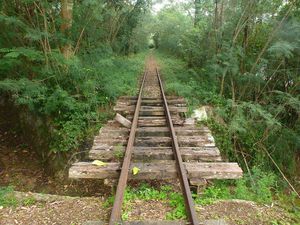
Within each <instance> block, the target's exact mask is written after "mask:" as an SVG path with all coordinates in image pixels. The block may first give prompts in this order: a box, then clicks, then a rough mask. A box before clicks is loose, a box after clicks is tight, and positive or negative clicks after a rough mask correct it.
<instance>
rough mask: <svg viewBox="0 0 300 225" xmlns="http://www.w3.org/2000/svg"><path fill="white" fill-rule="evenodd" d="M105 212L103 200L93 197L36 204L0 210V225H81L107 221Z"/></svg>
mask: <svg viewBox="0 0 300 225" xmlns="http://www.w3.org/2000/svg"><path fill="white" fill-rule="evenodd" d="M107 210H108V209H107V208H105V207H103V199H100V198H93V197H85V198H80V199H77V198H75V199H68V200H58V201H51V202H38V203H36V204H34V205H31V206H20V207H17V208H4V209H1V210H0V224H3V225H4V224H5V225H6V224H7V225H8V224H9V225H10V224H11V225H15V224H24V225H28V224H30V225H41V224H47V225H48V224H49V225H50V224H51V225H54V224H60V225H71V224H83V223H84V222H86V221H89V220H107V215H108V212H107Z"/></svg>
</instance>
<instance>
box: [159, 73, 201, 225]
mask: <svg viewBox="0 0 300 225" xmlns="http://www.w3.org/2000/svg"><path fill="white" fill-rule="evenodd" d="M156 74H157V78H158V81H159V86H160V90H161V95H162V98H163V102H164V108H165V113H166V117H167V122H168V124H169V128H170V131H171V138H172V147H173V152H174V155H175V160H176V166H177V168H178V175H179V180H180V185H181V189H182V192H183V194H184V200H185V208H186V211H187V213H188V219H189V221H190V223H191V224H192V225H198V224H199V221H198V218H197V214H196V211H195V205H194V201H193V198H192V194H191V190H190V186H189V182H188V179H187V174H186V169H185V168H184V165H183V161H182V158H181V154H180V151H179V145H178V141H177V136H176V133H175V129H174V126H173V122H172V117H171V114H170V110H169V107H168V102H167V99H166V96H165V93H164V89H163V85H162V82H161V79H160V75H159V72H158V69H156Z"/></svg>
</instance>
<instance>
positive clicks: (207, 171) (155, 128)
mask: <svg viewBox="0 0 300 225" xmlns="http://www.w3.org/2000/svg"><path fill="white" fill-rule="evenodd" d="M146 71H147V72H145V73H144V76H143V78H142V81H141V84H140V89H139V94H138V96H123V97H120V98H119V100H118V102H117V104H116V106H115V107H114V110H115V111H116V112H117V113H120V114H121V115H122V116H124V117H126V119H128V120H129V121H130V122H131V125H130V127H129V128H128V127H127V128H126V127H123V126H121V125H120V124H119V123H118V122H116V121H109V122H108V123H107V125H106V126H104V127H103V128H101V130H100V132H99V135H98V136H96V137H95V139H94V145H93V147H92V149H91V150H90V152H89V155H88V157H89V160H102V161H104V162H105V165H104V166H95V165H93V163H92V162H91V161H85V162H77V163H74V164H73V165H72V167H71V168H70V169H69V177H70V178H74V179H113V180H114V179H115V180H117V179H118V185H117V190H116V194H115V201H114V204H113V208H112V213H111V217H110V220H109V224H110V225H115V224H120V223H121V210H122V203H123V197H124V192H125V189H126V185H127V181H128V180H131V179H137V180H170V179H171V180H174V182H178V180H179V182H180V186H181V191H182V194H183V196H184V199H185V206H186V212H187V218H188V224H192V225H195V224H199V221H198V219H197V215H196V212H195V207H194V203H193V199H192V195H191V192H190V185H193V186H197V185H201V184H203V180H206V179H237V178H240V177H241V176H242V170H241V169H240V167H239V166H238V164H237V163H228V162H222V158H221V155H220V152H219V150H218V148H217V147H216V146H215V142H214V139H213V137H212V135H211V133H210V131H209V129H208V128H207V127H196V126H195V125H194V124H189V123H187V121H185V119H184V118H183V117H182V114H184V113H185V112H187V104H186V102H185V100H184V99H183V98H181V97H177V96H166V95H165V93H164V90H163V85H162V81H161V78H160V74H159V71H158V70H157V69H156V67H155V66H150V69H147V70H146ZM120 153H121V154H120ZM120 155H122V156H123V157H120ZM135 167H137V168H139V172H138V173H137V174H133V172H132V171H133V168H135Z"/></svg>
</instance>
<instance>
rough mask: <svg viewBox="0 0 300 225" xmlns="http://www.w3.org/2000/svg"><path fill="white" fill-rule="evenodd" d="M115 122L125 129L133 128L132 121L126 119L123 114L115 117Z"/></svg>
mask: <svg viewBox="0 0 300 225" xmlns="http://www.w3.org/2000/svg"><path fill="white" fill-rule="evenodd" d="M115 120H116V121H117V122H118V123H120V124H121V125H122V126H123V127H126V128H130V127H131V121H129V120H128V119H126V118H125V117H124V116H122V115H121V114H119V113H117V114H116V116H115Z"/></svg>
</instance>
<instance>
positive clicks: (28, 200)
mask: <svg viewBox="0 0 300 225" xmlns="http://www.w3.org/2000/svg"><path fill="white" fill-rule="evenodd" d="M35 203H36V200H35V199H34V198H32V197H29V198H26V199H23V200H22V205H24V206H31V205H34V204H35Z"/></svg>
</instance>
